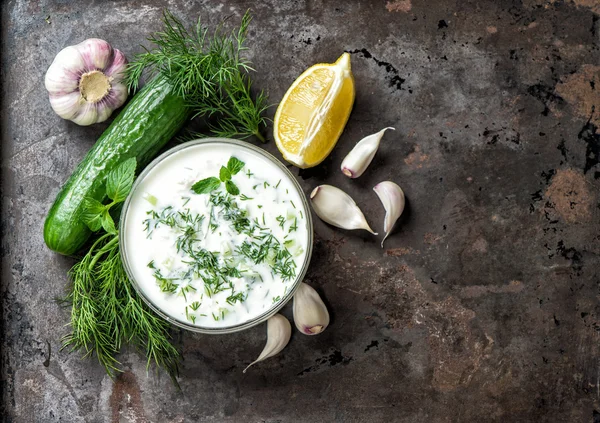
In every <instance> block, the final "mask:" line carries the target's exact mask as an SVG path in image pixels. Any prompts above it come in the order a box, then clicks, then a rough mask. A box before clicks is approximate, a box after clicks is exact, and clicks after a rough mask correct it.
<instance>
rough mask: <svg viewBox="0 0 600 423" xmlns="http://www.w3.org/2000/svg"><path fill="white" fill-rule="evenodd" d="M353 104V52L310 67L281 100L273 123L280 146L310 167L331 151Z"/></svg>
mask: <svg viewBox="0 0 600 423" xmlns="http://www.w3.org/2000/svg"><path fill="white" fill-rule="evenodd" d="M353 104H354V78H353V76H352V71H351V69H350V55H349V54H348V53H344V54H343V55H342V56H340V58H339V59H338V60H337V61H336V62H335V63H332V64H327V63H321V64H317V65H314V66H312V67H310V68H309V69H307V70H306V71H305V72H304V73H303V74H302V75H300V76H299V77H298V79H296V80H295V81H294V83H293V84H292V86H291V87H290V88H289V89H288V91H287V92H286V94H285V96H284V97H283V100H282V101H281V103H279V107H278V108H277V112H276V113H275V120H274V122H273V136H274V138H275V143H276V144H277V148H278V149H279V151H280V152H281V154H282V155H283V158H284V159H285V160H287V161H288V162H290V163H292V164H294V165H296V166H298V167H300V168H308V167H313V166H316V165H318V164H319V163H321V162H322V161H323V160H325V158H326V157H327V156H328V155H329V153H331V150H333V147H335V144H336V143H337V140H338V138H339V137H340V135H341V134H342V131H343V130H344V127H345V126H346V122H347V121H348V117H349V116H350V111H351V110H352V105H353Z"/></svg>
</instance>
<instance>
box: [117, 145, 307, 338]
mask: <svg viewBox="0 0 600 423" xmlns="http://www.w3.org/2000/svg"><path fill="white" fill-rule="evenodd" d="M203 144H228V145H234V146H236V147H241V148H245V149H248V150H250V151H252V152H255V153H258V154H259V155H261V156H263V157H264V158H266V159H267V160H269V161H271V162H272V163H273V164H275V165H276V166H277V167H279V169H281V170H282V172H283V173H284V174H285V175H286V176H287V177H288V179H289V180H290V182H291V183H292V185H293V186H294V187H295V188H296V190H297V192H298V195H299V196H300V198H301V200H302V207H303V208H304V210H303V211H304V214H305V216H306V226H307V231H308V233H307V237H308V239H307V248H306V255H305V258H304V262H303V263H302V265H301V266H300V271H299V272H298V273H297V275H296V279H295V280H294V283H293V284H292V287H291V289H289V290H288V292H287V294H286V295H284V296H283V297H282V298H281V300H280V301H278V302H277V303H274V304H273V306H272V307H271V308H269V309H268V310H267V311H265V312H264V313H262V314H260V315H258V316H256V317H255V318H253V319H250V320H247V321H245V322H243V323H239V324H236V325H232V326H223V327H206V326H198V325H192V324H189V323H187V322H184V321H181V320H179V319H176V318H174V317H173V316H170V315H169V314H167V313H166V312H164V311H162V310H161V309H160V308H159V307H158V306H156V305H155V304H154V303H153V302H152V301H151V300H150V299H149V298H148V297H147V296H146V294H145V293H144V291H143V289H142V288H141V287H140V286H139V285H138V283H137V281H136V280H135V278H134V277H133V271H132V269H131V267H130V265H129V259H128V257H127V248H126V237H125V227H126V225H125V222H126V221H127V212H128V210H129V206H130V204H131V201H132V198H133V195H134V194H135V193H136V190H137V188H138V187H139V185H140V184H141V182H142V181H143V180H144V179H145V178H146V177H147V176H148V174H149V173H150V172H151V171H152V170H153V169H154V168H155V167H156V166H158V165H159V164H160V163H162V162H163V161H164V160H165V159H167V158H168V157H170V156H172V155H173V154H175V153H178V152H180V151H181V150H184V149H186V148H190V147H195V146H198V145H203ZM313 239H314V233H313V221H312V216H311V213H310V208H309V205H308V199H307V197H306V194H305V193H304V190H303V189H302V187H301V186H300V184H299V183H298V180H297V179H296V178H295V177H294V175H293V174H292V173H291V172H290V171H289V169H288V168H287V167H286V166H285V165H284V164H283V163H282V162H281V161H280V160H279V159H277V158H276V157H275V156H273V155H272V154H271V153H269V152H268V151H266V150H264V149H262V148H260V147H257V146H255V145H253V144H250V143H248V142H244V141H240V140H235V139H230V138H218V137H207V138H202V139H196V140H192V141H187V142H185V143H182V144H179V145H177V146H175V147H173V148H171V149H169V150H167V151H165V152H164V153H162V154H161V155H159V156H158V157H156V158H155V159H154V160H152V161H151V162H150V164H148V165H147V166H146V167H145V168H144V170H142V172H140V174H139V175H138V176H137V178H136V179H135V182H134V183H133V186H132V187H131V191H130V192H129V195H127V198H126V199H125V202H124V203H123V208H122V211H121V218H120V221H119V245H120V246H121V248H120V249H119V250H120V255H121V261H122V263H123V267H124V268H125V273H126V274H127V277H128V279H129V281H130V282H131V284H132V285H133V287H134V289H135V290H136V292H137V294H138V295H139V296H140V297H141V298H142V300H143V301H144V302H145V303H146V304H147V305H148V307H150V309H152V311H154V312H155V313H156V314H157V315H159V316H160V317H162V318H163V319H165V320H166V321H167V322H169V323H171V324H173V325H175V326H177V327H180V328H182V329H187V330H189V331H192V332H197V333H205V334H213V335H217V334H226V333H235V332H239V331H242V330H245V329H249V328H251V327H253V326H256V325H259V324H261V323H262V322H264V321H266V320H267V319H269V318H270V317H271V316H273V315H274V314H276V313H277V312H278V311H279V310H281V309H282V308H283V307H284V306H285V305H286V304H287V303H288V302H289V301H290V300H291V299H292V298H293V296H294V293H295V292H296V290H297V289H298V287H299V286H300V283H301V282H302V280H303V279H304V276H305V275H306V272H307V270H308V267H309V264H310V260H311V256H312V251H313Z"/></svg>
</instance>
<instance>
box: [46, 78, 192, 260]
mask: <svg viewBox="0 0 600 423" xmlns="http://www.w3.org/2000/svg"><path fill="white" fill-rule="evenodd" d="M189 117H190V112H189V110H188V108H187V107H186V105H185V103H184V100H183V99H182V98H181V97H180V96H177V95H176V94H175V93H174V91H173V87H172V86H171V85H170V84H169V83H168V82H167V80H166V79H165V78H164V77H162V76H160V75H159V76H157V77H155V78H154V79H153V80H152V81H150V82H149V83H148V84H146V86H145V87H144V88H143V89H142V90H141V91H140V92H138V93H137V94H136V95H135V96H134V97H133V99H132V100H131V101H130V102H129V104H128V105H127V106H126V107H125V108H124V109H123V110H122V111H121V113H119V115H118V116H117V117H116V118H115V120H114V121H113V122H112V124H111V125H110V126H109V127H108V128H107V129H106V131H104V133H103V134H102V136H101V137H100V139H99V140H98V141H97V142H96V144H95V145H94V147H93V148H92V149H91V150H90V151H89V152H88V154H87V155H86V156H85V158H84V159H83V161H82V162H81V163H80V164H79V166H77V169H75V172H73V174H72V175H71V177H70V178H69V180H67V182H66V183H65V185H64V186H63V187H62V189H61V190H60V192H59V193H58V196H57V197H56V200H55V201H54V204H53V205H52V207H51V208H50V211H49V212H48V216H47V217H46V222H45V224H44V241H45V242H46V245H47V246H48V247H49V248H50V249H51V250H54V251H56V252H57V253H61V254H65V255H73V254H75V253H77V252H78V251H79V250H80V249H81V248H82V247H83V246H84V244H85V243H86V241H87V240H88V238H89V237H90V235H91V231H90V230H89V228H88V227H87V226H86V225H85V224H84V223H83V222H82V221H81V219H80V215H81V212H82V206H83V200H84V198H85V197H92V198H95V199H96V200H98V201H103V200H104V199H105V192H104V190H105V188H104V180H105V178H106V175H107V173H108V172H109V171H111V170H112V169H114V168H115V167H116V166H117V165H119V164H120V163H121V162H123V161H124V160H126V159H128V158H130V157H135V158H136V159H137V162H138V169H141V168H142V167H143V166H145V165H146V164H147V163H148V162H149V161H150V160H151V159H152V158H154V156H155V155H156V154H157V153H158V152H159V150H160V149H161V148H162V147H163V146H164V145H165V144H166V143H167V142H168V141H169V140H170V139H171V138H172V137H173V136H174V135H175V134H176V133H177V132H178V131H179V130H180V129H181V128H182V127H183V125H184V123H185V122H186V121H187V120H188V118H189Z"/></svg>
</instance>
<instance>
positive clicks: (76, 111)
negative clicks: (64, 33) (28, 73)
mask: <svg viewBox="0 0 600 423" xmlns="http://www.w3.org/2000/svg"><path fill="white" fill-rule="evenodd" d="M126 65H127V59H126V58H125V55H124V54H123V53H122V52H120V51H119V50H117V49H113V48H112V47H111V45H110V44H108V43H107V42H106V41H104V40H100V39H98V38H90V39H88V40H85V41H83V42H81V43H79V44H77V45H74V46H69V47H66V48H64V49H63V50H61V51H60V52H59V53H58V54H57V55H56V57H55V58H54V61H53V62H52V64H51V65H50V67H49V68H48V71H47V72H46V78H45V85H46V90H48V94H49V97H50V105H51V106H52V109H53V110H54V112H55V113H56V114H57V115H59V116H60V117H62V118H63V119H67V120H72V121H73V122H75V123H77V124H78V125H82V126H87V125H91V124H92V123H96V122H103V121H105V120H106V119H108V117H109V116H110V115H111V114H112V112H113V110H115V109H117V108H119V107H121V106H122V105H123V103H124V102H125V100H126V99H127V87H126V86H125V84H124V83H123V80H124V78H125V70H126Z"/></svg>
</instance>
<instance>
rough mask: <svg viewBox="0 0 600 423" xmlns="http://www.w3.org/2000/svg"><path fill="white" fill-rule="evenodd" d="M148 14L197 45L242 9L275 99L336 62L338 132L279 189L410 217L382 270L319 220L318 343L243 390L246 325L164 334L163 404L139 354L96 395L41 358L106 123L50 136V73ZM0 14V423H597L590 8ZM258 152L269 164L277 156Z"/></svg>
mask: <svg viewBox="0 0 600 423" xmlns="http://www.w3.org/2000/svg"><path fill="white" fill-rule="evenodd" d="M257 3H258V2H257ZM164 6H168V7H169V8H171V9H172V11H173V12H174V13H175V14H176V15H178V16H180V17H183V18H184V20H185V21H186V22H187V23H190V24H191V23H192V22H193V21H194V20H195V18H196V17H197V16H198V15H202V16H203V17H204V18H205V20H206V21H207V22H209V23H211V25H212V24H214V23H216V22H218V21H219V20H220V19H222V18H223V17H225V16H227V15H233V21H236V22H237V20H238V19H239V16H240V14H241V13H242V12H243V11H244V10H245V9H246V8H247V7H251V8H252V10H253V12H254V17H255V19H254V22H253V25H252V29H251V31H250V40H249V46H250V50H249V52H248V54H249V56H250V58H251V59H252V60H253V62H254V66H255V68H256V71H257V72H256V73H255V75H254V79H255V82H256V87H257V88H261V89H263V88H264V89H265V90H267V91H268V93H269V95H270V99H271V101H272V102H274V103H277V102H278V101H279V100H280V99H281V97H282V95H283V94H284V92H285V90H286V89H287V87H288V86H289V85H290V84H291V83H292V81H293V80H294V79H295V77H296V76H298V75H299V74H300V73H301V72H302V71H303V70H304V69H305V68H307V67H308V66H309V65H311V64H313V63H316V62H320V61H324V62H331V61H333V60H335V59H336V58H337V57H338V56H339V55H340V53H341V52H342V51H344V50H346V51H350V52H351V53H352V67H353V72H354V75H355V78H356V86H357V96H356V103H355V107H354V111H353V113H352V116H351V118H350V121H349V123H348V126H347V128H346V131H345V132H344V134H343V136H342V138H341V139H340V142H339V144H338V146H337V147H336V149H335V150H334V152H333V153H332V154H331V156H330V158H329V159H327V160H326V162H325V163H324V164H323V165H321V166H319V167H318V168H315V169H312V170H310V171H303V172H300V173H298V171H297V170H293V172H294V173H295V174H299V179H300V182H301V184H302V186H303V187H304V189H305V191H306V192H309V191H310V190H311V189H312V188H313V187H314V186H316V185H317V184H320V183H332V184H334V185H337V186H339V187H341V188H343V189H344V190H346V191H348V192H349V193H351V194H352V195H353V196H354V197H355V198H356V200H357V202H358V203H359V205H360V206H361V207H362V209H363V210H364V211H365V214H366V216H367V219H368V220H369V222H371V223H372V224H373V225H374V227H375V228H377V229H381V226H382V221H383V213H384V212H383V209H382V207H381V205H380V204H379V200H378V199H377V198H376V196H375V194H374V193H373V192H372V191H371V187H372V186H374V185H375V184H376V183H377V182H379V181H381V180H384V179H392V180H394V181H396V182H397V183H399V184H400V185H401V186H402V187H403V188H404V190H405V192H406V195H407V198H408V208H407V210H406V212H405V215H404V217H403V219H402V224H401V225H400V227H399V229H398V231H397V232H396V234H394V235H393V236H392V237H391V238H390V239H389V241H388V242H387V244H386V248H385V249H383V250H382V249H381V248H380V247H379V239H375V238H374V237H372V236H370V235H368V234H367V233H354V232H353V233H350V232H345V231H341V230H336V229H333V228H331V227H329V226H327V225H325V224H323V223H322V222H321V221H319V220H316V224H315V235H316V241H315V249H314V256H313V262H312V266H311V268H310V270H309V273H308V276H307V280H308V282H309V283H310V284H312V285H313V286H315V287H316V288H317V289H318V290H319V292H320V293H321V294H322V295H323V297H324V298H325V299H326V301H327V303H328V305H329V307H330V310H331V314H332V322H331V326H330V327H329V329H328V330H327V331H326V332H325V333H324V334H322V335H320V336H316V337H306V336H302V335H300V334H298V333H297V332H296V333H294V335H293V337H292V340H291V342H290V344H289V346H288V347H287V348H286V349H285V350H284V351H283V352H282V353H281V354H280V355H279V356H277V357H276V358H273V359H270V360H268V361H265V362H263V363H261V364H259V365H257V366H255V367H254V368H252V369H251V370H250V371H249V372H248V373H247V374H242V369H243V368H244V366H245V365H246V364H248V363H249V362H250V361H251V360H252V359H253V358H254V357H256V356H257V354H258V353H259V352H260V351H261V349H262V347H263V344H264V342H265V327H264V326H260V327H256V328H253V329H251V330H248V331H246V332H244V333H240V334H237V335H229V336H214V337H209V336H202V335H194V334H191V333H183V334H180V335H178V339H177V341H178V343H179V345H180V346H181V348H182V349H183V351H184V355H185V362H184V365H183V369H182V376H181V379H180V383H181V387H182V391H181V392H177V391H176V390H175V389H174V388H173V386H172V385H171V382H170V381H169V379H168V377H166V376H165V375H164V374H160V375H158V376H157V375H155V374H153V373H150V374H147V373H146V370H145V362H144V359H143V357H141V356H140V355H138V354H137V353H136V352H134V351H130V352H125V353H124V354H123V355H122V356H121V360H122V362H123V366H124V369H125V372H124V373H123V374H122V375H121V376H120V377H119V378H117V380H116V381H114V382H113V381H111V380H110V379H109V378H108V377H107V376H106V375H105V374H104V371H103V369H102V368H101V367H100V366H99V365H98V364H97V363H96V362H95V361H94V360H82V359H81V357H80V355H79V354H69V353H68V352H59V351H58V350H59V347H60V337H61V336H62V335H64V334H65V333H66V331H67V328H65V326H64V325H65V323H67V321H68V311H67V310H64V309H61V308H59V306H57V304H56V303H55V302H54V301H53V298H55V297H58V296H60V295H62V294H63V293H64V289H65V285H66V283H67V280H66V271H67V269H68V268H69V267H70V265H72V263H73V262H72V260H70V259H67V258H64V257H60V256H58V255H56V254H53V253H51V252H50V251H49V250H48V249H46V248H45V246H44V243H43V240H42V224H43V220H44V216H45V214H46V212H47V210H48V208H49V206H50V204H51V203H52V201H53V200H54V197H55V195H56V193H57V192H58V189H59V187H60V185H61V184H62V183H63V182H64V181H65V180H66V179H67V177H68V176H69V174H70V173H71V171H72V170H73V169H74V168H75V166H76V165H77V163H78V162H79V161H80V160H81V159H82V157H83V156H84V154H85V153H86V151H87V150H88V149H89V148H90V147H91V146H92V144H93V143H94V141H95V140H96V139H97V138H98V136H99V135H100V134H101V133H102V131H103V129H104V128H105V127H106V126H107V125H106V124H100V125H95V126H93V127H87V128H82V127H77V126H76V125H74V124H72V123H70V122H66V121H62V120H61V119H59V118H58V117H57V116H56V115H55V114H54V113H53V112H52V110H51V109H50V106H49V104H48V100H47V97H46V93H45V90H44V86H43V76H44V73H45V71H46V69H47V67H48V66H49V64H50V62H51V61H52V59H53V57H54V55H55V54H56V53H58V51H59V50H60V49H61V48H63V47H64V46H66V45H70V44H75V43H78V42H80V41H82V40H83V39H85V38H89V37H92V36H95V37H100V38H104V39H106V40H108V41H109V42H111V43H112V44H113V45H114V46H115V47H118V48H119V49H122V50H123V51H124V52H125V53H126V54H127V55H128V56H129V57H131V56H132V55H133V54H134V53H136V52H139V51H140V48H139V44H140V42H142V41H143V40H144V38H145V36H146V35H147V34H148V33H150V32H151V31H155V30H158V29H159V28H160V26H161V25H160V19H159V18H160V15H161V10H162V8H163V7H164ZM1 7H2V37H1V39H2V83H3V89H2V102H3V104H2V112H3V113H2V115H1V116H2V117H1V119H2V181H3V184H2V194H3V197H2V249H1V253H2V292H1V296H2V305H3V307H2V309H3V320H2V327H3V341H2V347H3V348H2V376H3V377H2V392H3V405H4V407H5V410H4V413H3V415H4V420H5V421H7V422H56V421H62V422H84V421H85V422H138V423H141V422H164V423H167V422H172V423H176V422H177V423H181V422H199V421H201V422H269V423H275V422H307V423H308V422H310V423H313V422H406V423H419V422H492V421H494V422H496V421H497V422H577V423H578V422H589V423H598V422H600V386H599V380H600V369H599V358H600V351H599V350H600V336H599V332H600V305H599V304H600V285H599V280H600V276H599V265H600V260H599V254H600V239H599V229H600V225H599V219H598V218H599V215H600V208H599V207H600V202H599V201H600V198H599V195H598V188H599V187H600V166H599V165H598V163H599V160H600V131H599V130H598V127H599V126H600V110H599V108H600V66H599V64H600V62H599V58H600V54H599V51H598V46H599V43H600V38H599V37H600V23H599V21H598V20H599V14H600V2H598V1H596V0H572V1H554V0H522V1H493V0H488V1H478V2H476V1H465V0H454V1H453V0H427V1H425V0H396V1H389V2H387V3H386V1H362V2H358V1H343V2H342V1H340V2H333V1H328V2H325V1H319V2H314V1H313V2H308V1H306V2H302V1H278V0H270V1H266V2H260V4H256V5H251V4H250V3H249V2H244V3H241V2H240V3H238V2H233V1H232V2H226V3H223V4H222V3H221V2H215V1H210V2H209V1H204V2H200V1H192V0H188V1H176V0H172V1H168V2H167V1H163V0H137V1H119V2H117V1H99V0H96V1H92V2H87V1H86V2H83V1H75V0H31V1H4V2H2V6H1ZM273 113H274V109H271V111H270V114H271V115H272V114H273ZM384 126H395V127H396V128H397V131H396V132H389V133H387V134H386V135H385V138H384V140H383V142H382V147H381V150H380V152H379V154H378V155H377V157H376V158H375V160H374V162H373V164H372V165H371V167H370V168H369V170H368V171H367V172H366V174H365V175H364V176H363V177H362V178H360V179H358V180H349V179H346V178H345V177H343V176H342V174H341V173H340V172H339V170H338V167H339V164H340V162H341V160H342V158H343V157H344V156H345V154H346V153H347V152H348V151H349V149H350V148H351V146H352V145H353V144H354V143H355V142H357V141H358V140H359V139H360V138H362V137H363V136H365V135H367V134H370V133H373V132H376V131H378V130H379V129H381V128H383V127H384ZM269 134H270V130H269ZM265 148H266V149H267V150H269V151H271V152H275V153H276V154H277V155H278V157H280V156H279V154H278V153H277V152H276V149H275V146H274V143H273V142H272V141H271V142H270V143H269V144H267V145H266V146H265ZM284 313H285V314H287V315H288V316H289V315H290V307H289V306H288V307H286V308H285V311H284ZM50 347H51V354H49V351H50Z"/></svg>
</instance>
